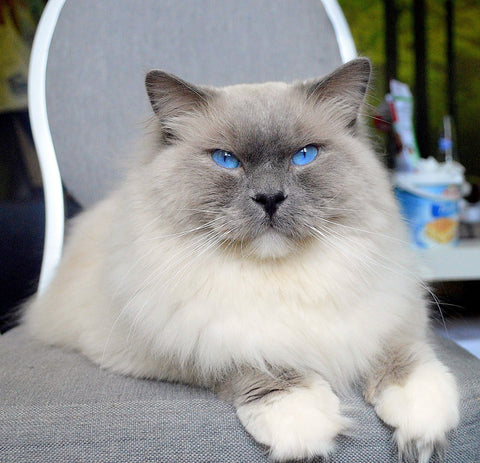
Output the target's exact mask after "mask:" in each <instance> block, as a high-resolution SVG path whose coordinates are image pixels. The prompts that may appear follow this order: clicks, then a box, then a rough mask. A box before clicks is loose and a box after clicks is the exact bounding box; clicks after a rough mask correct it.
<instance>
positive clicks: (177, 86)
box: [145, 70, 213, 120]
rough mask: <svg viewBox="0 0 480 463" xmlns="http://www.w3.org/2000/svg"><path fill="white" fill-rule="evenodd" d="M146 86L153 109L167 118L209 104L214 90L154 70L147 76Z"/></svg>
mask: <svg viewBox="0 0 480 463" xmlns="http://www.w3.org/2000/svg"><path fill="white" fill-rule="evenodd" d="M145 87H146V89H147V94H148V97H149V98H150V104H151V105H152V108H153V111H154V112H155V114H156V115H157V116H158V117H159V118H160V120H166V119H169V118H172V117H176V116H180V115H182V114H185V113H190V112H192V111H195V110H197V109H200V108H201V107H202V106H206V105H207V104H208V101H209V99H210V98H211V96H212V93H213V90H212V91H211V90H209V89H205V88H203V87H202V88H200V87H197V86H195V85H192V84H190V83H188V82H185V81H184V80H182V79H180V78H178V77H177V76H174V75H173V74H169V73H168V72H164V71H158V70H153V71H150V72H149V73H148V74H147V75H146V77H145Z"/></svg>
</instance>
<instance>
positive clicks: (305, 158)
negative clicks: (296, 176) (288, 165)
mask: <svg viewBox="0 0 480 463" xmlns="http://www.w3.org/2000/svg"><path fill="white" fill-rule="evenodd" d="M317 154H318V148H317V147H316V146H314V145H307V146H305V147H303V148H302V149H301V150H299V151H297V152H296V153H295V154H294V155H293V157H292V164H293V165H295V166H304V165H305V164H308V163H310V162H312V161H313V160H314V159H315V158H316V157H317Z"/></svg>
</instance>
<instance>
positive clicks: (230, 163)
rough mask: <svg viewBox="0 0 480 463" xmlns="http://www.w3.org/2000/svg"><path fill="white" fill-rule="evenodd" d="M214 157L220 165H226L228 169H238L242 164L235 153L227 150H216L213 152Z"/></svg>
mask: <svg viewBox="0 0 480 463" xmlns="http://www.w3.org/2000/svg"><path fill="white" fill-rule="evenodd" d="M212 159H213V160H214V161H215V162H216V163H217V164H218V165H219V166H222V167H225V168H226V169H236V168H237V167H240V165H241V162H240V161H239V159H238V158H237V157H236V156H235V155H234V154H232V153H229V152H228V151H225V150H215V151H214V152H213V153H212Z"/></svg>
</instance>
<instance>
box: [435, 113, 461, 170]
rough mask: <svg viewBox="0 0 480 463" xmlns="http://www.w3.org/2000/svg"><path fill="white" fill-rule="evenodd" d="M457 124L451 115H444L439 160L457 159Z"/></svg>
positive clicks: (449, 160)
mask: <svg viewBox="0 0 480 463" xmlns="http://www.w3.org/2000/svg"><path fill="white" fill-rule="evenodd" d="M455 145H456V144H455V126H454V123H453V118H452V116H450V115H448V114H447V115H445V116H443V119H442V125H441V127H440V136H439V138H438V155H439V157H438V160H439V162H446V163H449V162H452V161H456V160H457V159H456V152H455V151H456V146H455Z"/></svg>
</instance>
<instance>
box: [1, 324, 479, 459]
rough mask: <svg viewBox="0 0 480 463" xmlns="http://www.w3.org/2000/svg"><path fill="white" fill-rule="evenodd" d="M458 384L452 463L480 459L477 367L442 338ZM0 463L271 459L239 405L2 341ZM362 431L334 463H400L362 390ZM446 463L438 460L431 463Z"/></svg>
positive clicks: (26, 342)
mask: <svg viewBox="0 0 480 463" xmlns="http://www.w3.org/2000/svg"><path fill="white" fill-rule="evenodd" d="M436 342H437V343H438V352H439V355H440V357H441V358H442V359H443V361H445V363H446V364H447V365H448V366H449V367H450V368H451V369H452V371H453V372H454V373H455V375H456V377H457V380H458V382H459V385H460V388H461V395H462V401H461V415H462V419H461V425H460V428H459V429H458V431H457V432H456V433H454V435H453V436H452V440H451V445H450V448H449V449H448V453H447V457H446V459H445V460H444V461H445V463H478V462H480V439H479V435H480V361H479V360H478V359H476V358H475V357H473V356H472V355H470V354H468V353H467V352H466V351H464V350H463V349H461V348H460V347H458V346H457V345H455V344H453V343H451V342H450V341H447V340H445V339H441V338H439V339H438V340H437V341H436ZM0 359H1V369H0V461H2V462H47V461H48V462H67V461H76V462H83V461H84V462H99V463H102V462H115V463H117V462H118V463H122V462H125V463H127V462H128V463H134V462H147V461H157V462H158V461H159V462H175V463H177V462H192V463H198V462H223V463H224V462H235V463H237V462H245V463H247V462H248V463H255V462H266V461H267V457H266V451H265V449H264V448H262V447H261V446H259V445H257V444H256V443H255V442H254V441H253V440H252V439H251V438H250V437H249V435H248V434H247V433H246V432H245V431H244V430H243V428H242V426H241V425H240V423H239V422H238V420H237V418H236V415H235V411H234V409H233V407H232V406H230V405H229V404H227V403H224V402H222V401H220V400H218V399H217V398H216V397H215V396H214V395H213V394H211V393H209V392H208V391H205V390H202V389H195V388H191V387H187V386H183V385H176V384H169V383H162V382H158V381H146V380H138V379H133V378H128V377H124V376H120V375H116V374H112V373H109V372H107V371H103V370H101V369H99V368H98V367H97V366H96V365H93V364H92V363H90V362H89V361H88V360H86V359H85V358H84V357H83V356H81V355H80V354H77V353H74V352H67V351H64V350H62V349H58V348H51V347H47V346H44V345H41V344H39V343H38V342H36V341H34V340H31V339H30V338H29V337H28V336H27V334H26V333H25V331H24V329H23V328H22V327H20V328H16V329H14V330H11V331H9V332H8V333H6V334H5V335H3V336H1V337H0ZM342 400H343V403H344V404H345V411H346V414H347V415H349V416H351V417H353V418H354V419H355V421H356V423H357V429H358V432H357V433H356V435H354V436H351V437H341V438H339V439H338V448H337V451H336V453H335V454H334V456H332V458H331V459H330V462H331V463H377V462H378V463H389V462H392V463H397V462H398V457H397V456H396V452H395V449H394V445H393V443H392V439H391V436H392V433H391V430H390V429H388V428H387V427H386V426H385V425H383V424H382V423H381V421H380V420H379V419H378V418H377V417H376V415H375V413H374V412H373V410H372V408H371V407H370V406H368V405H366V404H365V403H364V402H363V399H362V397H361V394H360V393H359V392H355V393H354V394H352V396H349V397H344V398H343V399H342ZM434 461H435V462H437V461H439V460H438V459H435V460H434Z"/></svg>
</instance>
